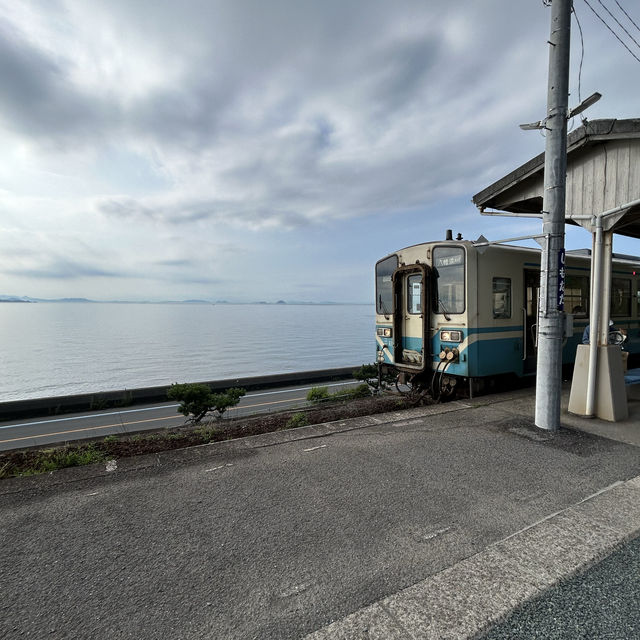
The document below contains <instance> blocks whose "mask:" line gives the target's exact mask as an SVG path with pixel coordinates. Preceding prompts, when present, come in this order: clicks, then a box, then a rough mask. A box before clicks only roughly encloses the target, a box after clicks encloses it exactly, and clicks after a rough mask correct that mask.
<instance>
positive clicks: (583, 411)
mask: <svg viewBox="0 0 640 640" xmlns="http://www.w3.org/2000/svg"><path fill="white" fill-rule="evenodd" d="M593 339H594V340H595V336H594V338H593ZM597 354H598V355H597V370H596V389H595V398H594V412H593V413H591V414H588V413H587V387H588V385H587V377H588V370H589V345H587V344H579V345H578V351H577V352H576V363H575V367H574V369H573V380H572V382H571V395H570V396H569V413H573V414H575V415H578V416H585V417H588V418H592V417H598V418H601V419H602V420H608V421H609V422H617V421H619V420H626V419H627V418H628V417H629V410H628V407H627V392H626V389H625V386H624V369H623V364H622V352H621V349H620V347H619V346H618V345H604V346H599V347H598V350H597Z"/></svg>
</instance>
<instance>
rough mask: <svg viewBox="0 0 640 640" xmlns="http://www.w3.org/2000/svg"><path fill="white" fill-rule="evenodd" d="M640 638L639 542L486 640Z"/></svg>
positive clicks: (552, 592)
mask: <svg viewBox="0 0 640 640" xmlns="http://www.w3.org/2000/svg"><path fill="white" fill-rule="evenodd" d="M513 638H518V639H519V640H567V639H571V640H593V639H594V638H609V639H611V640H614V639H615V640H636V639H637V638H640V538H636V539H635V540H633V541H631V542H629V543H627V544H625V545H624V546H623V547H622V548H621V549H620V550H618V551H616V552H615V553H613V554H612V555H610V556H609V557H608V558H606V559H605V560H603V561H602V562H600V563H599V564H597V565H595V566H594V567H593V568H591V569H589V570H588V571H587V572H585V573H582V574H580V575H578V576H575V577H574V578H572V579H570V580H568V581H566V582H563V583H561V584H559V585H558V586H556V587H553V588H551V589H549V590H548V591H547V592H546V593H545V594H544V595H543V596H542V597H540V598H536V599H535V600H532V601H530V602H528V603H526V604H525V605H524V606H522V607H520V608H519V609H517V610H516V611H514V612H513V614H512V615H510V616H509V617H508V618H507V619H506V620H505V621H504V622H502V623H501V624H499V625H497V626H496V627H494V628H493V629H492V630H491V631H490V632H489V633H487V634H486V635H484V636H483V637H482V640H513Z"/></svg>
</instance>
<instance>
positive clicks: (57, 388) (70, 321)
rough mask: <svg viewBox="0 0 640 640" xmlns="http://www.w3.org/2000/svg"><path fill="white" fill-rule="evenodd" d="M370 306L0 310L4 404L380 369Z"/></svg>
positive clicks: (5, 306)
mask: <svg viewBox="0 0 640 640" xmlns="http://www.w3.org/2000/svg"><path fill="white" fill-rule="evenodd" d="M373 334H374V308H373V305H371V306H369V305H205V304H203V305H170V304H164V305H163V304H110V303H109V304H82V303H35V304H19V303H11V304H9V303H5V304H0V401H7V400H17V399H23V398H36V397H46V396H55V395H66V394H73V393H87V392H94V391H107V390H112V389H126V388H129V389H131V388H136V387H145V386H155V385H163V384H170V383H172V382H188V381H198V380H216V379H223V378H233V377H247V376H257V375H263V374H269V373H287V372H292V371H306V370H312V369H323V368H328V367H347V366H352V365H361V364H363V363H365V362H373V360H374V356H375V346H374V345H375V343H374V342H373Z"/></svg>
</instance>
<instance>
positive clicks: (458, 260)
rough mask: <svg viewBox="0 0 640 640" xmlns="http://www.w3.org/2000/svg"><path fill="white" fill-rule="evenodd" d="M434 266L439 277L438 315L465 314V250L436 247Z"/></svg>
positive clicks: (437, 284)
mask: <svg viewBox="0 0 640 640" xmlns="http://www.w3.org/2000/svg"><path fill="white" fill-rule="evenodd" d="M433 266H434V267H435V270H436V276H437V278H436V290H437V296H438V310H437V311H436V313H445V314H447V313H464V249H463V248H462V247H435V248H434V250H433Z"/></svg>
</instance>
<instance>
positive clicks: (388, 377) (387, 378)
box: [353, 364, 396, 393]
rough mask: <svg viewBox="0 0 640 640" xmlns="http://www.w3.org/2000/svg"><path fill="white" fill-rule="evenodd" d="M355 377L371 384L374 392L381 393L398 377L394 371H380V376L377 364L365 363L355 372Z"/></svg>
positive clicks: (370, 386)
mask: <svg viewBox="0 0 640 640" xmlns="http://www.w3.org/2000/svg"><path fill="white" fill-rule="evenodd" d="M353 377H354V378H355V379H356V380H362V381H363V382H365V383H366V384H367V385H369V388H370V389H371V391H373V393H379V392H380V391H382V390H383V389H389V388H390V387H391V385H393V384H394V383H395V381H396V377H395V375H393V374H392V373H383V372H380V376H379V377H378V365H377V364H363V365H362V366H361V367H360V368H359V369H356V370H355V371H354V372H353Z"/></svg>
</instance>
